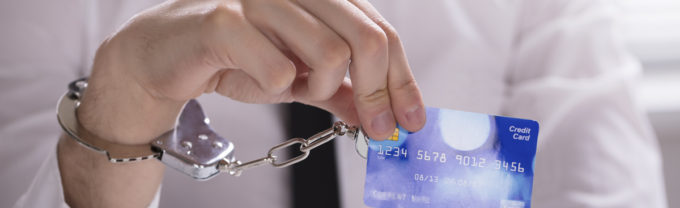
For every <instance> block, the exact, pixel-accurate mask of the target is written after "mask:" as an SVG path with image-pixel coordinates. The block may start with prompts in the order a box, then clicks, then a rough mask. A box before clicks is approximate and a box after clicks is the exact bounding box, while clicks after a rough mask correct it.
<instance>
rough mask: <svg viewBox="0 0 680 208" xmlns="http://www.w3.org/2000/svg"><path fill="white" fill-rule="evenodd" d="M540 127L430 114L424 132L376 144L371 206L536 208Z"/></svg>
mask: <svg viewBox="0 0 680 208" xmlns="http://www.w3.org/2000/svg"><path fill="white" fill-rule="evenodd" d="M537 137H538V123H537V122H536V121H532V120H526V119H518V118H510V117H503V116H493V115H486V114H480V113H470V112H463V111H455V110H449V109H438V108H427V122H426V124H425V127H423V129H421V130H420V131H418V132H408V131H406V130H404V129H403V128H401V127H399V128H397V129H395V131H394V134H393V135H392V137H390V138H388V139H387V140H384V141H374V140H371V141H370V142H369V150H368V156H367V159H368V163H367V168H366V185H365V188H364V203H365V204H366V205H368V206H371V207H507V208H514V207H530V205H531V188H532V183H533V176H534V158H535V156H536V139H537Z"/></svg>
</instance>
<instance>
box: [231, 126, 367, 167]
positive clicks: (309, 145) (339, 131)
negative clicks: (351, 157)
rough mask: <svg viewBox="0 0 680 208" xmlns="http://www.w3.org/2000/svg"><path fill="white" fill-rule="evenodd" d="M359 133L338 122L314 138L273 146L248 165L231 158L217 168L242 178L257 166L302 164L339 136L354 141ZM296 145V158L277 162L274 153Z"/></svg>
mask: <svg viewBox="0 0 680 208" xmlns="http://www.w3.org/2000/svg"><path fill="white" fill-rule="evenodd" d="M358 131H360V129H359V128H358V127H356V126H349V125H347V124H346V123H345V122H342V121H337V122H335V123H333V127H331V128H329V129H326V130H324V131H321V132H319V133H317V134H315V135H313V136H311V137H309V138H307V139H303V138H292V139H289V140H286V141H285V142H282V143H280V144H278V145H276V146H273V147H272V148H271V149H269V151H268V152H267V155H266V156H265V157H262V158H259V159H255V160H251V161H249V162H246V163H242V162H241V161H238V160H236V159H234V158H231V159H229V158H224V159H222V160H221V161H220V162H219V164H218V166H217V168H218V169H219V170H220V171H221V172H226V173H229V175H233V176H240V175H241V173H242V172H243V170H246V169H250V168H254V167H257V166H261V165H264V164H270V165H272V166H274V167H277V168H284V167H288V166H290V165H293V164H296V163H299V162H302V161H303V160H305V159H306V158H307V157H308V156H309V153H310V152H311V151H312V150H313V149H315V148H317V147H319V146H321V145H323V144H325V143H327V142H329V141H331V140H333V139H335V138H336V137H338V136H343V135H345V134H348V135H349V136H350V138H353V139H354V138H355V135H356V134H357V133H358ZM296 144H299V145H300V148H299V150H300V154H299V155H297V156H295V157H291V158H290V159H288V160H286V161H283V162H278V160H277V158H278V157H277V156H276V155H275V154H274V153H275V152H276V151H279V150H281V149H285V148H288V147H290V146H293V145H296Z"/></svg>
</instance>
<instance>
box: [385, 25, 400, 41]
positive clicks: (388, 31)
mask: <svg viewBox="0 0 680 208" xmlns="http://www.w3.org/2000/svg"><path fill="white" fill-rule="evenodd" d="M380 25H381V27H382V28H383V31H385V36H386V37H387V41H388V42H389V43H390V44H391V43H400V42H401V40H400V38H399V34H398V33H397V29H395V28H394V27H393V26H392V25H391V24H389V23H387V22H383V23H381V24H380Z"/></svg>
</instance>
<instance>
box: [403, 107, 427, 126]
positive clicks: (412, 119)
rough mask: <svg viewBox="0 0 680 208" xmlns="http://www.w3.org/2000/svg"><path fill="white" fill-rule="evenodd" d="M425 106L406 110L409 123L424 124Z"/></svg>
mask: <svg viewBox="0 0 680 208" xmlns="http://www.w3.org/2000/svg"><path fill="white" fill-rule="evenodd" d="M423 115H425V114H424V113H423V108H421V107H420V106H416V107H415V108H412V109H411V110H409V111H407V112H406V122H408V123H409V124H412V125H413V124H422V123H423V122H424V121H425V118H424V116H423Z"/></svg>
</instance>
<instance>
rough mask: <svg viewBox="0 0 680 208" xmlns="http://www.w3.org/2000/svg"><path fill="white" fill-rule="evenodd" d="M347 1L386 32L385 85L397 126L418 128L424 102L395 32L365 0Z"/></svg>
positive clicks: (423, 117) (423, 109)
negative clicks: (386, 68) (387, 60)
mask: <svg viewBox="0 0 680 208" xmlns="http://www.w3.org/2000/svg"><path fill="white" fill-rule="evenodd" d="M350 1H351V2H352V3H353V4H354V5H356V6H357V7H358V8H359V9H361V10H362V11H363V12H364V13H366V14H367V15H368V17H369V18H371V19H372V20H373V21H374V22H375V23H376V24H378V25H379V26H380V27H381V28H382V29H383V31H384V32H385V34H386V35H387V39H388V54H389V66H388V78H387V86H388V91H389V94H390V99H391V104H392V111H393V112H394V115H395V118H396V119H397V121H398V123H399V125H400V126H402V127H404V128H405V129H406V130H408V131H411V132H414V131H418V130H420V129H421V128H422V127H423V126H424V125H425V121H426V115H425V107H424V106H425V105H424V104H423V98H422V95H421V93H420V90H419V89H418V85H417V84H416V80H415V78H414V77H413V73H412V72H411V67H410V66H409V64H408V59H407V58H406V52H405V51H404V47H403V46H402V44H401V40H400V38H399V35H398V34H397V32H396V30H395V29H394V27H392V25H390V24H389V23H388V22H387V21H386V20H385V19H384V18H383V17H382V15H380V13H378V11H377V10H376V9H375V8H374V7H373V5H371V4H370V3H369V2H368V1H365V0H350Z"/></svg>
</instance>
